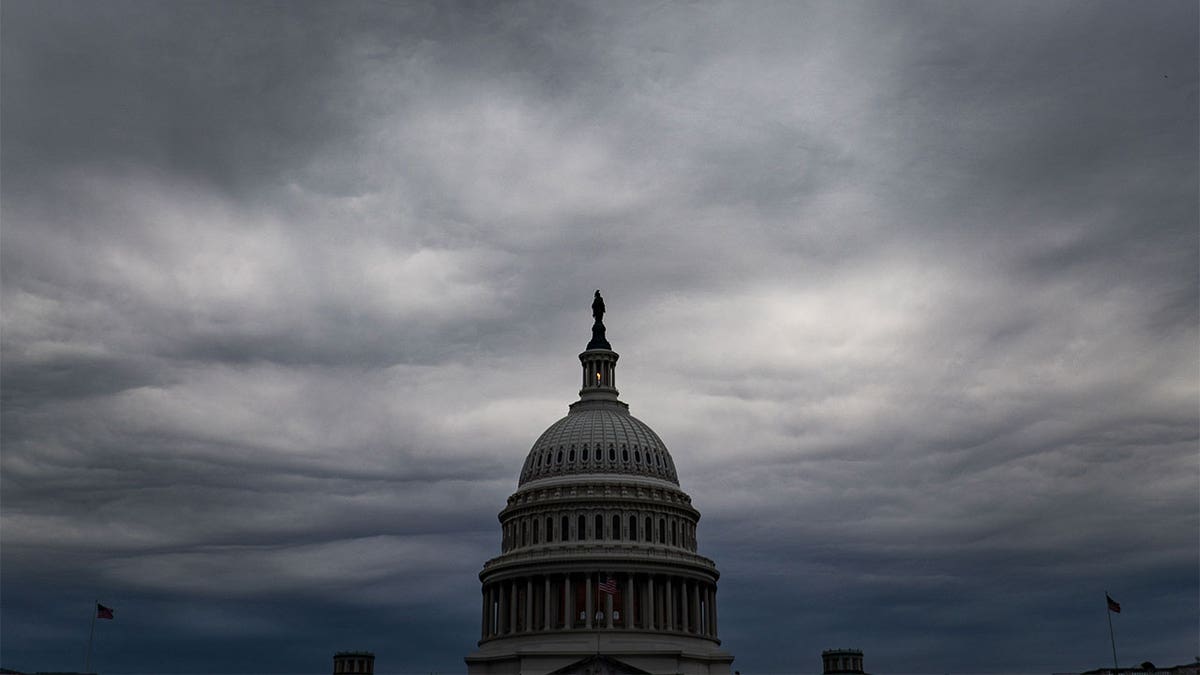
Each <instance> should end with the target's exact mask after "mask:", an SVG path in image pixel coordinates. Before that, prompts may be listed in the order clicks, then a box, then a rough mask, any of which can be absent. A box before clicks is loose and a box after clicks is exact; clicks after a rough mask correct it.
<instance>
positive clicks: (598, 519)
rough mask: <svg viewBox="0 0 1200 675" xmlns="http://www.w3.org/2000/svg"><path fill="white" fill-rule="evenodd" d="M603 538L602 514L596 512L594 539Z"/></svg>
mask: <svg viewBox="0 0 1200 675" xmlns="http://www.w3.org/2000/svg"><path fill="white" fill-rule="evenodd" d="M603 538H604V516H602V515H600V514H599V513H597V514H596V539H603Z"/></svg>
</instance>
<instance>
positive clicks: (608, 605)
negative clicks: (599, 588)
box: [604, 593, 613, 628]
mask: <svg viewBox="0 0 1200 675" xmlns="http://www.w3.org/2000/svg"><path fill="white" fill-rule="evenodd" d="M612 609H613V596H612V593H605V594H604V613H605V615H606V616H605V617H604V627H605V628H612V627H613V625H612Z"/></svg>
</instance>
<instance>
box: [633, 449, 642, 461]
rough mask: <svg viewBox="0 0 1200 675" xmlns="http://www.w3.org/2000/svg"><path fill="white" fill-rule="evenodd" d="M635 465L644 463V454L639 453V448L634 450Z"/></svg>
mask: <svg viewBox="0 0 1200 675" xmlns="http://www.w3.org/2000/svg"><path fill="white" fill-rule="evenodd" d="M633 463H634V464H641V463H642V453H640V452H638V450H637V448H634V449H633Z"/></svg>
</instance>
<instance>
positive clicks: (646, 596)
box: [480, 570, 717, 643]
mask: <svg viewBox="0 0 1200 675" xmlns="http://www.w3.org/2000/svg"><path fill="white" fill-rule="evenodd" d="M610 580H611V582H612V584H613V586H614V587H615V588H616V591H615V592H607V591H605V590H603V589H602V588H601V586H602V584H605V583H607V582H609V581H610ZM482 626H483V629H482V634H481V636H480V642H481V643H482V642H485V641H487V640H491V639H495V638H502V637H506V636H511V635H518V634H531V633H539V632H546V631H563V630H589V631H590V630H605V631H609V630H627V631H654V632H662V633H678V634H681V635H692V636H696V637H701V638H705V639H709V640H714V641H716V637H717V612H716V584H715V583H713V582H712V581H711V580H709V579H706V578H693V577H687V576H681V575H679V574H670V573H657V574H656V573H650V572H637V571H614V570H606V571H600V572H563V573H550V574H535V575H527V576H517V577H513V578H510V579H499V580H496V581H493V582H491V583H488V584H484V587H483V616H482Z"/></svg>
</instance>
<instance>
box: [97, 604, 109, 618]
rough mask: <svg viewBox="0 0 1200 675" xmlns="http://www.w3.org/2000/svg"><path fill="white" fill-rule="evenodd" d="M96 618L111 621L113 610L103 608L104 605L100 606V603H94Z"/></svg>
mask: <svg viewBox="0 0 1200 675" xmlns="http://www.w3.org/2000/svg"><path fill="white" fill-rule="evenodd" d="M96 618H97V619H111V618H113V609H112V607H105V606H104V605H102V604H100V603H98V602H97V603H96Z"/></svg>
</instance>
